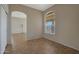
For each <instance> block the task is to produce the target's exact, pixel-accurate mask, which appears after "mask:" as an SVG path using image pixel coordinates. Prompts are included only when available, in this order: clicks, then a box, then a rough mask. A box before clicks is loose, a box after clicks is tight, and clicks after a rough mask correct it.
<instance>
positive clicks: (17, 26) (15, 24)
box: [11, 17, 27, 34]
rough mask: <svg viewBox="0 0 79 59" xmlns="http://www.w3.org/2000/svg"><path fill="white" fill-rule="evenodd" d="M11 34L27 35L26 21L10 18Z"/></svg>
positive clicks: (24, 19)
mask: <svg viewBox="0 0 79 59" xmlns="http://www.w3.org/2000/svg"><path fill="white" fill-rule="evenodd" d="M11 20H12V22H11V23H12V24H11V27H12V33H25V34H26V33H27V24H26V23H27V22H26V21H27V19H26V18H20V17H12V18H11Z"/></svg>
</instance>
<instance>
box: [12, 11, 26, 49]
mask: <svg viewBox="0 0 79 59" xmlns="http://www.w3.org/2000/svg"><path fill="white" fill-rule="evenodd" d="M11 34H12V45H13V47H14V48H15V49H17V47H20V48H21V46H20V44H21V45H22V43H24V42H25V41H26V40H27V15H26V14H25V13H23V12H19V11H13V12H12V13H11Z"/></svg>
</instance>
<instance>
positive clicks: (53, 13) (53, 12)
mask: <svg viewBox="0 0 79 59" xmlns="http://www.w3.org/2000/svg"><path fill="white" fill-rule="evenodd" d="M51 12H52V14H50V13H51ZM48 14H49V16H50V15H54V16H56V14H55V11H49V12H47V13H46V14H45V15H44V33H45V34H49V35H55V30H56V29H55V18H54V32H53V33H52V32H51V33H50V32H46V21H47V19H46V17H47V15H48Z"/></svg>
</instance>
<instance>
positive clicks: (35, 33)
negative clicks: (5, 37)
mask: <svg viewBox="0 0 79 59" xmlns="http://www.w3.org/2000/svg"><path fill="white" fill-rule="evenodd" d="M9 9H10V13H11V12H13V11H20V12H23V13H25V14H27V37H28V40H29V39H37V38H40V37H42V13H41V11H38V10H36V9H32V8H29V7H26V6H23V5H19V4H18V5H17V4H13V5H9ZM9 29H10V27H9ZM10 30H11V29H10Z"/></svg>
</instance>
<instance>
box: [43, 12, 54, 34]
mask: <svg viewBox="0 0 79 59" xmlns="http://www.w3.org/2000/svg"><path fill="white" fill-rule="evenodd" d="M44 32H45V33H47V34H55V13H54V12H48V13H47V14H46V15H45V21H44Z"/></svg>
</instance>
